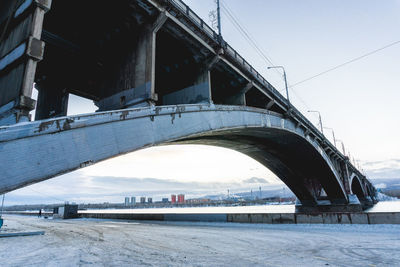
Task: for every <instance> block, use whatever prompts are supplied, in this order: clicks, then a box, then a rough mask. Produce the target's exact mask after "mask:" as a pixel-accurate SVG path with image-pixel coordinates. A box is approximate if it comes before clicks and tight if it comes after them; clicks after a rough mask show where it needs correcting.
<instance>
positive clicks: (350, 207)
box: [296, 195, 364, 213]
mask: <svg viewBox="0 0 400 267" xmlns="http://www.w3.org/2000/svg"><path fill="white" fill-rule="evenodd" d="M348 199H349V201H348V203H346V202H347V201H334V202H333V203H332V202H331V201H329V200H322V201H318V202H317V204H316V205H303V204H301V203H300V202H297V203H296V213H321V212H360V211H363V209H364V205H363V204H362V203H361V202H360V200H359V199H358V197H357V196H356V195H348ZM340 202H343V203H340Z"/></svg>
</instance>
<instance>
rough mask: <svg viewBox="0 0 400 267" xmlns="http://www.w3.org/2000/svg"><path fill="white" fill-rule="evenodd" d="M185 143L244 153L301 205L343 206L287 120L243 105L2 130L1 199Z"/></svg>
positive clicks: (333, 174) (333, 180) (314, 149)
mask: <svg viewBox="0 0 400 267" xmlns="http://www.w3.org/2000/svg"><path fill="white" fill-rule="evenodd" d="M169 143H187V144H188V143H190V144H206V145H214V146H222V147H226V148H230V149H234V150H236V151H239V152H241V153H244V154H246V155H248V156H250V157H252V158H254V159H255V160H257V161H259V162H260V163H261V164H263V165H264V166H266V167H267V168H269V169H270V170H271V171H272V172H274V173H275V174H276V175H277V176H278V177H279V178H280V179H281V180H282V181H283V182H284V183H285V184H286V185H288V187H289V188H290V189H291V190H292V192H293V193H294V194H295V195H296V196H297V198H298V199H299V200H300V202H301V203H302V204H303V205H306V206H314V205H317V204H318V202H319V201H328V202H329V203H331V204H347V203H348V197H347V194H346V193H345V191H344V189H343V188H344V187H343V184H342V182H341V178H340V177H339V175H338V172H337V171H336V170H335V168H334V167H333V164H332V163H331V162H330V161H329V158H328V157H327V156H326V155H325V153H324V152H323V150H322V149H321V148H320V147H319V146H318V145H317V143H316V142H315V141H313V140H312V139H311V138H309V137H308V136H307V135H306V131H305V130H304V129H303V128H301V127H298V126H296V125H295V124H294V123H293V122H292V121H290V119H288V118H285V117H283V116H281V115H279V114H276V113H273V112H269V111H266V110H261V109H256V108H249V107H242V106H216V105H181V106H165V107H150V108H139V109H128V110H121V111H110V112H101V113H94V114H88V115H81V116H71V117H63V118H58V119H50V120H44V121H38V122H31V123H25V124H16V125H12V126H7V127H0V162H4V163H5V164H6V165H5V166H8V168H7V169H6V170H5V174H4V175H2V177H0V193H4V192H7V191H11V190H14V189H17V188H20V187H23V186H26V185H29V184H32V183H36V182H39V181H43V180H46V179H49V178H52V177H54V176H57V175H60V174H63V173H67V172H71V171H73V170H76V169H79V168H82V167H85V166H87V165H91V164H93V163H96V162H99V161H102V160H105V159H109V158H111V157H115V156H118V155H121V154H124V153H128V152H132V151H135V150H139V149H142V148H145V147H149V146H154V145H163V144H169Z"/></svg>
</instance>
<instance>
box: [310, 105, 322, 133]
mask: <svg viewBox="0 0 400 267" xmlns="http://www.w3.org/2000/svg"><path fill="white" fill-rule="evenodd" d="M308 112H311V113H318V117H319V126H321V133H322V134H324V127H323V126H322V119H321V113H320V112H319V111H317V110H309V111H308Z"/></svg>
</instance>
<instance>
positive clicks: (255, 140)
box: [0, 0, 376, 206]
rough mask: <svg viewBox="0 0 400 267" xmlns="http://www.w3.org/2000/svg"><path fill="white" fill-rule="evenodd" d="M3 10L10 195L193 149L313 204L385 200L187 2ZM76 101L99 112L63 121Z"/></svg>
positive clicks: (145, 0) (2, 80) (35, 1)
mask: <svg viewBox="0 0 400 267" xmlns="http://www.w3.org/2000/svg"><path fill="white" fill-rule="evenodd" d="M3 2H4V4H3V5H1V7H0V32H2V33H3V34H2V37H1V38H2V40H1V41H0V126H3V125H11V126H5V127H2V128H1V127H0V160H1V161H0V163H1V164H4V166H7V167H2V168H1V176H0V192H6V191H9V190H13V189H16V188H19V187H21V186H24V185H27V184H29V183H34V182H38V181H41V180H44V179H48V178H51V177H54V176H55V175H59V174H61V173H65V172H69V171H71V170H74V169H77V168H80V167H84V166H87V165H90V164H93V163H95V162H98V161H101V160H105V159H107V158H110V157H113V156H117V155H120V154H123V153H127V152H130V151H134V150H137V149H140V148H143V147H146V146H151V145H159V144H165V143H169V142H186V143H205V144H213V145H218V146H225V147H229V148H232V149H235V150H238V151H241V152H243V153H245V154H247V155H249V156H251V157H253V158H254V159H256V160H258V161H260V162H261V163H262V164H264V165H265V166H267V167H268V168H270V169H271V170H272V171H273V172H275V173H276V174H277V176H278V177H280V178H281V179H282V180H283V181H284V182H285V183H286V184H287V185H288V186H289V187H290V188H291V189H292V191H293V192H294V193H295V194H296V195H297V197H298V198H299V200H300V201H301V202H302V204H303V205H304V206H315V205H322V204H323V203H324V204H327V205H333V204H338V205H347V206H348V204H349V203H353V202H354V203H358V205H359V202H358V199H360V200H361V201H362V202H363V203H369V202H371V198H373V197H374V196H375V193H376V190H375V188H374V187H373V186H372V184H371V183H370V182H369V181H368V180H367V179H366V177H365V176H364V175H362V174H361V173H360V172H359V171H358V170H357V169H356V168H355V167H354V166H353V165H352V164H351V163H350V162H349V159H348V157H346V155H343V154H341V152H340V151H339V150H338V149H337V148H336V147H335V146H334V145H333V144H331V143H330V142H329V140H328V139H327V138H326V137H325V136H324V135H323V134H322V133H321V132H319V131H318V129H316V128H315V127H314V126H313V125H312V123H311V122H309V121H308V120H307V119H306V118H305V117H304V116H303V115H302V114H301V113H300V112H299V111H298V110H297V109H296V108H295V107H293V106H292V105H290V103H289V102H288V101H287V99H285V98H284V97H283V96H282V95H281V94H280V93H279V92H278V91H277V90H276V89H275V88H274V87H273V86H272V85H271V84H270V83H269V82H268V81H267V80H266V79H265V78H263V77H262V76H261V75H260V73H258V72H257V71H256V70H255V69H254V68H253V67H252V66H251V65H250V64H249V63H248V62H247V61H246V60H245V59H244V58H243V57H241V56H240V55H239V53H237V51H235V50H234V49H233V48H232V47H231V46H230V45H229V44H228V43H226V42H225V41H223V40H221V39H220V38H219V37H218V35H217V34H216V33H215V32H214V31H213V30H212V29H211V28H210V27H209V26H207V24H206V23H205V22H204V21H203V20H202V19H201V18H199V17H198V16H197V15H196V14H195V13H194V12H193V11H192V10H191V9H190V8H189V7H188V6H187V5H186V4H184V3H183V2H182V1H181V0H121V1H95V0H85V1H78V0H70V1H45V0H18V1H14V0H3ZM34 84H35V87H36V89H37V90H38V99H37V102H36V101H35V100H33V99H32V90H33V86H34ZM70 93H73V94H76V95H79V96H81V97H85V98H87V99H91V100H93V101H94V103H95V104H96V106H97V107H98V108H99V109H98V111H99V113H98V114H92V115H87V116H86V115H85V116H77V117H67V118H66V117H63V116H65V115H66V114H67V107H68V95H69V94H70ZM188 104H198V105H197V106H190V105H188ZM214 104H215V105H216V106H214ZM176 105H178V106H176ZM218 105H221V106H218ZM222 105H230V106H222ZM159 106H170V107H159ZM131 108H139V109H132V110H131ZM33 109H36V115H35V120H37V121H36V122H31V123H29V121H30V120H31V119H32V118H30V114H29V112H30V111H32V110H33ZM120 109H121V110H122V109H125V110H124V111H115V110H120ZM103 111H104V112H105V113H101V112H103ZM165 112H166V113H165ZM168 112H169V113H168ZM140 114H142V115H141V116H142V117H138V116H139V115H140ZM232 114H235V115H236V116H237V117H232ZM57 117H59V118H60V119H51V118H57ZM128 118H130V119H128ZM188 118H189V119H188ZM48 119H50V120H48ZM20 122H23V123H26V124H18V123H20ZM183 122H184V123H183ZM13 124H16V125H13ZM27 174H28V176H27ZM354 176H355V177H357V180H358V183H359V184H356V181H355V180H354V178H351V177H354ZM352 181H354V184H353V183H352ZM353 194H356V195H357V196H356V197H355V200H354V201H353V197H349V195H353ZM363 203H362V204H363Z"/></svg>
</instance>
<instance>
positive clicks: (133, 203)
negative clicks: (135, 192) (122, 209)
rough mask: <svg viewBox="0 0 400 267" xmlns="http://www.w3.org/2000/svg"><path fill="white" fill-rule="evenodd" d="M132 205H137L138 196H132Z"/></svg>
mask: <svg viewBox="0 0 400 267" xmlns="http://www.w3.org/2000/svg"><path fill="white" fill-rule="evenodd" d="M131 205H132V206H134V205H136V197H131Z"/></svg>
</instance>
